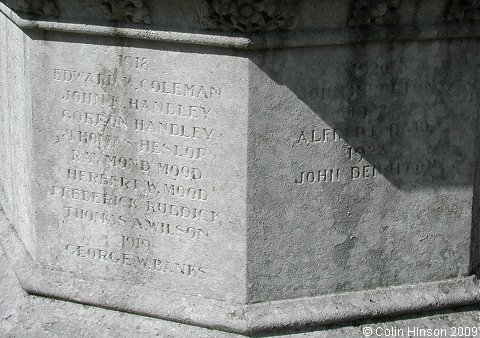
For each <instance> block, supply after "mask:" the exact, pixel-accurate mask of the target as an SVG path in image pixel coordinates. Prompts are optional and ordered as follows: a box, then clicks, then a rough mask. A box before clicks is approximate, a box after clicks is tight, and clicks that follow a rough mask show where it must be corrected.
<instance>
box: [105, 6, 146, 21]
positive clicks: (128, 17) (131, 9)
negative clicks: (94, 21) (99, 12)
mask: <svg viewBox="0 0 480 338" xmlns="http://www.w3.org/2000/svg"><path fill="white" fill-rule="evenodd" d="M100 2H101V6H102V9H103V12H104V14H105V17H106V18H107V19H108V20H109V21H116V22H129V23H143V24H150V23H151V19H150V11H149V9H148V8H147V7H146V6H144V5H143V0H100Z"/></svg>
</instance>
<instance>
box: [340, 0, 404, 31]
mask: <svg viewBox="0 0 480 338" xmlns="http://www.w3.org/2000/svg"><path fill="white" fill-rule="evenodd" d="M400 6H401V0H357V2H356V3H355V4H354V7H353V13H352V16H351V18H350V20H349V23H348V24H349V26H351V27H358V26H371V25H376V26H382V25H395V24H398V17H399V16H398V13H397V10H398V9H399V8H400Z"/></svg>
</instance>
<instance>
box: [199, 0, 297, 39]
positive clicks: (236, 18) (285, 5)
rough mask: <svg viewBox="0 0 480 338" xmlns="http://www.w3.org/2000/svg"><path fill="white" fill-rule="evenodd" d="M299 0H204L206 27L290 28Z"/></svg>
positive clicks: (228, 28)
mask: <svg viewBox="0 0 480 338" xmlns="http://www.w3.org/2000/svg"><path fill="white" fill-rule="evenodd" d="M300 2H301V1H298V0H207V3H208V17H207V25H208V27H209V28H213V29H222V30H226V31H232V30H236V31H240V32H246V33H250V32H261V31H274V30H293V29H295V27H296V25H297V15H298V11H299V3H300Z"/></svg>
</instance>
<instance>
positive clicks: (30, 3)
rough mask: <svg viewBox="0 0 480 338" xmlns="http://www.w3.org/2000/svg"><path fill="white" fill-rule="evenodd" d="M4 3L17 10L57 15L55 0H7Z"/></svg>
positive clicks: (43, 14)
mask: <svg viewBox="0 0 480 338" xmlns="http://www.w3.org/2000/svg"><path fill="white" fill-rule="evenodd" d="M5 3H6V4H7V6H9V7H10V8H11V9H13V10H14V11H17V12H22V13H28V14H35V15H42V16H55V17H58V7H57V4H56V3H55V0H7V1H6V2H5Z"/></svg>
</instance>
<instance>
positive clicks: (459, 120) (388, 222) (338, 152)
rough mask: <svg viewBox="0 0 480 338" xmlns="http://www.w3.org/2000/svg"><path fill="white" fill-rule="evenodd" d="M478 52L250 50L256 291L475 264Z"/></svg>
mask: <svg viewBox="0 0 480 338" xmlns="http://www.w3.org/2000/svg"><path fill="white" fill-rule="evenodd" d="M367 33H368V31H365V34H367ZM479 50H480V49H479V41H478V40H475V39H470V40H468V39H456V40H437V41H420V42H408V43H407V42H394V41H390V42H385V43H375V44H373V43H372V44H355V45H341V46H323V47H311V48H302V49H283V50H271V51H268V52H264V53H260V52H251V54H250V59H251V61H252V66H251V70H250V75H251V89H250V91H251V95H250V103H249V106H250V109H251V111H250V114H249V183H248V191H249V199H248V203H249V204H248V208H249V209H248V217H249V218H248V224H249V228H248V234H247V237H248V253H247V256H248V263H247V265H248V268H249V271H248V273H247V275H248V277H247V279H248V280H249V281H251V283H252V287H251V289H250V292H249V301H251V302H259V301H265V300H274V299H286V298H294V297H307V296H312V295H321V294H332V293H337V292H343V291H353V290H365V289H372V288H376V287H388V286H392V285H401V284H412V283H418V282H427V281H435V280H442V279H448V278H455V277H460V276H466V275H469V274H471V272H472V267H471V265H470V264H471V261H476V257H475V256H474V254H472V252H471V248H473V247H475V243H474V242H473V241H472V237H471V233H472V211H473V212H475V210H476V208H477V206H476V205H474V203H473V199H472V197H473V194H475V193H476V191H474V189H475V188H474V178H475V161H476V153H477V147H478V140H477V136H478V125H479V97H478V93H479V91H480V81H479V73H478V71H477V69H478V68H479V60H478V55H477V54H478V51H479ZM475 227H476V225H475V224H473V228H475Z"/></svg>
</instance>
